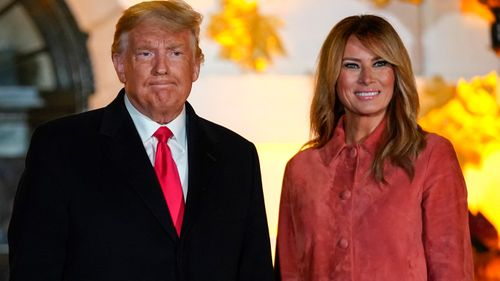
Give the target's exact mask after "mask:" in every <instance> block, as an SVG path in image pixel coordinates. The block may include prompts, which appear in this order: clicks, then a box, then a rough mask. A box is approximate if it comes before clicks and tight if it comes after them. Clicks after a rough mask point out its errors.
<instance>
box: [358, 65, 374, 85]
mask: <svg viewBox="0 0 500 281" xmlns="http://www.w3.org/2000/svg"><path fill="white" fill-rule="evenodd" d="M373 74H374V73H373V70H372V69H370V68H363V69H361V73H360V74H359V82H360V83H362V84H370V83H371V82H373V77H374V76H373Z"/></svg>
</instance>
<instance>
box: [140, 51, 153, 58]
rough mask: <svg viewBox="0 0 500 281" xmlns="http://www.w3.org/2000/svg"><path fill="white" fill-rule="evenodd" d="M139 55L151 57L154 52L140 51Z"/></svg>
mask: <svg viewBox="0 0 500 281" xmlns="http://www.w3.org/2000/svg"><path fill="white" fill-rule="evenodd" d="M137 55H138V56H139V57H143V58H147V57H150V56H152V55H153V53H151V52H149V51H141V52H138V53H137Z"/></svg>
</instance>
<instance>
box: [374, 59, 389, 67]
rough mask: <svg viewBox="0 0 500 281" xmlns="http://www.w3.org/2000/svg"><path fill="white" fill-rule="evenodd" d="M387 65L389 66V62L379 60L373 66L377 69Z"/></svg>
mask: <svg viewBox="0 0 500 281" xmlns="http://www.w3.org/2000/svg"><path fill="white" fill-rule="evenodd" d="M386 65H389V62H388V61H385V60H379V61H376V62H375V63H374V64H373V66H375V67H382V66H386Z"/></svg>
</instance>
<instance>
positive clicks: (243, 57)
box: [208, 0, 285, 72]
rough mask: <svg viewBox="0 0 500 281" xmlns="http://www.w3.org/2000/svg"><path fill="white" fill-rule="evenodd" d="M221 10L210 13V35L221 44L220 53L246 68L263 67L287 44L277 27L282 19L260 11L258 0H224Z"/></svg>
mask: <svg viewBox="0 0 500 281" xmlns="http://www.w3.org/2000/svg"><path fill="white" fill-rule="evenodd" d="M221 5H222V10H221V11H220V13H218V14H214V15H212V16H211V19H210V23H209V25H208V35H209V37H210V38H212V39H213V40H215V41H216V42H217V43H219V45H220V46H221V51H220V53H219V56H220V57H221V58H223V59H227V60H230V61H233V62H236V63H237V64H239V65H240V66H242V67H243V68H244V69H251V70H255V71H257V72H262V71H264V70H265V69H266V68H267V67H268V65H269V64H270V63H271V61H272V56H273V55H275V54H278V55H283V54H284V52H285V51H284V48H283V46H282V44H281V40H280V38H279V36H278V33H277V31H276V28H277V27H279V26H280V25H281V22H280V21H279V20H277V19H276V18H274V17H270V16H263V15H261V14H260V12H259V9H258V6H257V1H256V0H221Z"/></svg>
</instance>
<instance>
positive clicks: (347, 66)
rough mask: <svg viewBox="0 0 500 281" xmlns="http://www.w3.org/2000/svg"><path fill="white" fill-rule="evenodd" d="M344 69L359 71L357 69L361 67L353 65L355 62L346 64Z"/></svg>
mask: <svg viewBox="0 0 500 281" xmlns="http://www.w3.org/2000/svg"><path fill="white" fill-rule="evenodd" d="M344 67H345V68H349V69H357V68H359V66H358V65H357V64H356V63H353V62H346V63H344Z"/></svg>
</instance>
